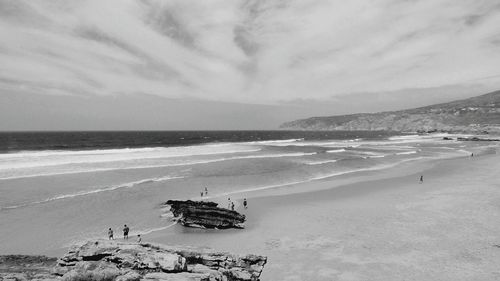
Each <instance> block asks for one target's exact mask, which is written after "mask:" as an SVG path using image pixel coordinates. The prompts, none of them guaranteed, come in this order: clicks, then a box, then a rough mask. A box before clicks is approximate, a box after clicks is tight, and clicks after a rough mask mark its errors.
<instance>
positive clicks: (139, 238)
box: [137, 234, 142, 243]
mask: <svg viewBox="0 0 500 281" xmlns="http://www.w3.org/2000/svg"><path fill="white" fill-rule="evenodd" d="M141 241H142V239H141V235H140V234H138V235H137V243H141Z"/></svg>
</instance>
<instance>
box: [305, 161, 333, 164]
mask: <svg viewBox="0 0 500 281" xmlns="http://www.w3.org/2000/svg"><path fill="white" fill-rule="evenodd" d="M335 162H337V160H325V161H316V162H309V163H306V164H307V165H322V164H328V163H335Z"/></svg>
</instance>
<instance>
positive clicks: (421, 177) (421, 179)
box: [420, 175, 424, 183]
mask: <svg viewBox="0 0 500 281" xmlns="http://www.w3.org/2000/svg"><path fill="white" fill-rule="evenodd" d="M423 182H424V176H423V175H421V176H420V183H423Z"/></svg>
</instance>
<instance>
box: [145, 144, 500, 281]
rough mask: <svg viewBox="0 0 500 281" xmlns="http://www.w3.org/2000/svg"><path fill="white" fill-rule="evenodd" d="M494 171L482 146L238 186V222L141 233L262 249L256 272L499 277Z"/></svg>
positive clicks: (499, 167) (494, 161)
mask: <svg viewBox="0 0 500 281" xmlns="http://www.w3.org/2000/svg"><path fill="white" fill-rule="evenodd" d="M498 171H500V155H497V154H489V155H481V156H476V157H462V158H456V159H448V160H438V161H427V162H419V163H415V164H413V163H408V164H407V165H402V166H398V167H395V168H392V169H388V170H386V171H374V172H369V173H365V176H362V177H346V178H345V179H343V178H342V177H339V178H336V179H334V180H323V181H317V182H310V183H307V184H304V185H301V186H298V187H294V189H295V192H297V193H293V194H285V192H280V191H279V190H274V191H270V190H267V191H260V192H259V191H257V192H253V193H252V192H251V193H242V194H237V195H233V196H232V197H233V198H232V199H233V200H236V199H238V200H241V198H243V197H248V198H249V208H248V209H247V210H244V209H243V208H242V205H241V204H239V205H238V210H239V211H241V212H242V213H245V214H246V215H247V219H248V220H247V224H246V225H247V227H246V228H245V229H244V230H224V231H221V230H203V229H192V228H185V227H182V226H180V225H175V226H173V227H171V228H168V229H166V230H163V231H158V232H154V233H151V234H149V235H146V236H145V237H144V240H148V241H154V242H160V243H165V244H184V245H194V246H208V247H211V248H215V249H220V250H226V251H231V252H235V253H256V254H261V255H266V256H268V258H269V259H268V264H267V265H266V267H265V269H264V272H263V274H262V276H261V277H262V280H264V281H266V280H268V281H271V280H384V281H387V280H500V267H499V261H500V247H497V246H495V245H500V177H499V173H498ZM421 174H422V175H424V183H422V184H420V183H419V182H418V179H419V177H420V175H421ZM353 178H357V181H356V182H352V179H353ZM350 179H351V183H349V181H350ZM329 187H330V188H329ZM272 192H274V194H271V193H272ZM218 200H219V201H220V202H224V200H227V198H218ZM240 203H241V201H240ZM166 224H167V222H166ZM144 240H143V241H144Z"/></svg>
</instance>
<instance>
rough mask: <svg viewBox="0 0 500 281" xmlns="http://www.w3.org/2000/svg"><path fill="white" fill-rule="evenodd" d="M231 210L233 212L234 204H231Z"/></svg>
mask: <svg viewBox="0 0 500 281" xmlns="http://www.w3.org/2000/svg"><path fill="white" fill-rule="evenodd" d="M231 210H232V211H234V202H231Z"/></svg>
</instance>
